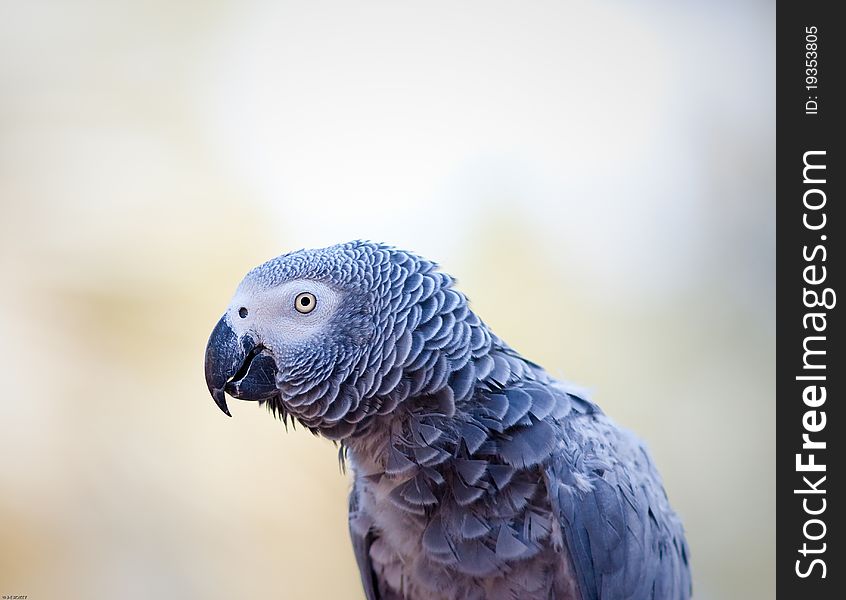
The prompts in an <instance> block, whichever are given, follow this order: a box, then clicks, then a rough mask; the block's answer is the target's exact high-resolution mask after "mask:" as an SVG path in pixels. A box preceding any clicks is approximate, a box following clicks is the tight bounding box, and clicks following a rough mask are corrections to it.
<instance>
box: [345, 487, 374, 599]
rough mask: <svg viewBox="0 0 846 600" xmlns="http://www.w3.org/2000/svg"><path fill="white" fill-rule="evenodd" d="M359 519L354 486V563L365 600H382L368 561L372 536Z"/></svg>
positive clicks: (352, 536) (352, 518) (352, 521)
mask: <svg viewBox="0 0 846 600" xmlns="http://www.w3.org/2000/svg"><path fill="white" fill-rule="evenodd" d="M361 519H362V517H361V515H360V513H359V510H358V493H357V490H356V488H355V486H354V487H353V489H352V491H351V492H350V538H352V546H353V552H354V553H355V561H356V563H357V564H358V570H359V573H360V574H361V583H362V585H363V586H364V596H365V598H366V599H367V600H382V598H381V596H380V595H379V585H378V583H377V581H376V573H375V571H373V563H372V562H371V560H370V545H371V544H372V543H373V534H372V533H371V532H370V531H369V524H368V523H362V522H361Z"/></svg>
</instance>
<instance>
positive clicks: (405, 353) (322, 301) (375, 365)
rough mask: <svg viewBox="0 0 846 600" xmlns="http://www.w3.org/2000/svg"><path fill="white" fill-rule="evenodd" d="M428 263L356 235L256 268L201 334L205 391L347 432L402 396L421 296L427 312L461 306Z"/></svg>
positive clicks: (221, 400) (331, 433)
mask: <svg viewBox="0 0 846 600" xmlns="http://www.w3.org/2000/svg"><path fill="white" fill-rule="evenodd" d="M435 269H436V265H435V264H433V263H431V262H429V261H426V260H425V259H422V258H420V257H418V256H415V255H413V254H411V253H407V252H404V251H401V250H396V249H394V248H391V247H389V246H385V245H382V244H375V243H371V242H359V241H357V242H350V243H346V244H339V245H337V246H331V247H329V248H323V249H318V250H300V251H297V252H292V253H290V254H285V255H282V256H280V257H278V258H275V259H273V260H270V261H268V262H266V263H264V264H262V265H260V266H258V267H256V268H255V269H253V270H252V271H250V272H249V273H248V274H247V275H246V277H244V279H243V281H242V282H241V283H240V285H239V286H238V288H237V290H236V292H235V295H234V296H233V298H232V300H231V302H230V303H229V306H228V307H227V308H226V311H225V313H224V315H223V317H221V319H220V320H219V321H218V323H217V325H216V326H215V327H214V330H213V331H212V334H211V337H210V338H209V341H208V345H207V347H206V356H205V375H206V383H207V384H208V388H209V391H210V392H211V395H212V397H213V398H214V400H215V402H216V403H217V405H218V406H219V407H220V409H221V410H222V411H223V412H224V413H226V414H227V415H230V413H229V409H228V407H227V404H226V397H225V395H226V394H228V395H230V396H232V397H233V398H237V399H240V400H253V401H258V402H260V403H266V404H267V405H268V406H269V408H270V409H271V410H272V411H273V412H274V413H275V414H277V415H280V416H282V417H283V418H285V419H286V420H287V418H288V416H289V415H290V416H291V417H293V418H296V419H297V420H298V421H300V422H301V423H303V424H304V425H305V426H306V427H308V428H309V429H311V430H312V431H314V432H317V433H321V434H323V435H325V436H327V437H330V438H332V439H343V438H345V437H347V436H348V435H350V434H351V433H352V432H353V431H355V430H356V429H358V428H359V427H360V426H361V425H362V424H363V423H364V422H365V421H366V418H367V417H369V416H372V415H374V414H386V413H387V412H390V411H391V410H392V409H393V408H394V407H395V406H396V404H397V403H398V402H400V401H402V399H403V398H404V396H407V395H408V391H409V390H404V388H403V386H405V387H408V385H409V383H408V381H405V383H403V381H402V380H403V379H404V378H403V375H404V373H405V370H406V367H408V366H409V364H410V360H409V359H410V358H414V357H413V356H412V352H413V351H414V350H415V349H414V347H413V346H414V337H413V336H412V333H413V332H414V330H415V328H417V326H418V325H420V322H421V318H422V316H423V313H424V311H426V306H425V303H426V301H430V302H429V305H430V306H431V308H432V309H434V310H437V309H438V308H439V307H440V308H446V309H449V310H454V309H455V308H456V307H457V306H458V304H459V303H464V304H466V299H465V298H464V297H463V296H462V295H460V294H459V293H458V292H456V291H454V290H451V289H449V288H451V286H452V283H453V280H452V278H450V277H449V276H447V275H445V274H443V273H440V272H437V271H435ZM445 304H446V305H447V306H446V307H445V306H444V305H445ZM429 312H433V310H430V311H429ZM430 316H431V315H430ZM418 337H419V336H418ZM418 345H421V344H418ZM420 350H421V349H420V348H417V349H416V351H417V353H419V352H420ZM230 416H231V415H230Z"/></svg>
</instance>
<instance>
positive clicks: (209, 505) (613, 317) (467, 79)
mask: <svg viewBox="0 0 846 600" xmlns="http://www.w3.org/2000/svg"><path fill="white" fill-rule="evenodd" d="M3 14H4V18H3V19H2V20H0V281H2V293H0V364H2V366H3V382H4V386H3V387H4V390H3V392H4V393H3V400H2V401H1V402H0V455H2V457H3V460H2V462H0V542H2V543H0V594H28V595H29V598H31V599H33V600H41V599H49V598H63V599H65V600H76V599H112V598H121V599H127V600H132V599H135V598H138V599H141V598H150V597H165V598H200V599H218V598H219V599H223V598H233V597H235V598H291V599H306V598H349V599H360V598H362V597H363V596H362V592H361V591H360V587H359V582H358V574H357V571H356V568H355V565H354V560H353V556H352V551H351V549H350V546H349V543H348V539H347V526H346V495H347V491H348V489H349V481H348V478H347V477H346V476H345V475H343V474H341V473H340V472H339V469H338V462H337V451H336V449H335V448H334V447H333V446H332V445H331V444H330V443H329V442H326V441H323V440H320V439H317V438H314V437H312V436H311V435H309V434H307V433H305V432H303V431H297V432H290V433H285V430H284V428H283V427H282V425H281V423H280V422H278V421H275V420H274V419H273V418H271V416H270V415H269V414H268V413H267V412H266V411H265V410H263V409H260V408H258V407H257V406H255V405H253V404H246V403H245V404H239V403H237V402H230V405H231V408H232V409H233V414H234V418H233V419H227V418H226V417H224V416H223V415H222V414H221V413H220V411H219V410H218V409H217V407H215V405H214V404H213V402H212V400H211V398H210V397H209V395H208V392H207V391H206V387H205V383H204V380H203V350H204V346H205V343H206V340H207V337H208V334H209V333H210V331H211V328H212V326H213V325H214V323H215V321H216V320H217V318H218V317H219V316H220V314H221V313H222V311H223V309H224V307H225V306H226V304H227V302H228V300H229V297H230V295H231V293H232V292H233V291H234V289H235V286H236V285H237V284H238V282H239V280H240V279H241V277H242V276H243V275H244V274H245V273H246V271H247V270H248V269H249V268H251V267H253V266H254V265H256V264H258V263H260V262H262V261H264V260H266V259H269V258H271V257H273V256H276V255H278V254H281V253H283V252H286V251H289V250H293V249H297V248H300V247H316V246H323V245H328V244H332V243H335V242H339V241H347V240H350V239H355V238H369V239H373V240H379V241H385V242H389V243H392V244H394V245H397V246H400V247H403V248H408V249H413V250H415V251H417V252H419V253H421V254H423V255H425V256H427V257H429V258H432V259H434V260H436V261H438V262H439V263H440V264H441V265H442V266H443V268H444V269H445V270H447V271H448V272H450V273H452V274H454V275H455V276H457V277H458V279H459V283H460V286H461V288H462V289H463V291H465V292H466V293H467V294H468V296H469V297H470V298H471V301H472V303H473V306H474V308H475V309H476V311H477V312H478V313H479V314H480V315H481V316H482V317H483V318H484V319H485V320H486V321H487V322H488V323H489V324H490V325H491V326H492V327H493V328H494V329H495V330H496V331H497V332H498V333H499V335H500V336H502V337H503V338H505V339H507V340H508V341H509V342H510V343H511V345H512V346H514V347H515V348H516V349H518V350H519V351H521V352H523V353H524V354H526V355H527V356H529V357H531V358H532V359H534V360H536V361H537V362H540V363H541V364H543V365H545V366H546V367H547V368H548V369H549V370H550V371H552V372H553V373H555V374H558V375H561V376H563V377H566V378H568V379H570V380H573V381H575V382H577V383H579V384H582V385H585V386H587V387H589V388H590V389H591V390H593V394H594V398H595V399H596V400H597V401H598V402H599V403H600V404H601V405H602V406H603V407H604V409H605V410H606V412H607V413H609V414H610V415H611V416H612V417H614V418H615V419H616V420H617V421H618V422H620V423H621V424H623V425H625V426H627V427H629V428H632V429H634V430H636V431H637V432H638V433H639V434H640V435H641V436H643V437H644V438H645V439H646V440H647V441H648V443H649V445H650V447H651V449H652V452H653V454H654V455H655V458H656V460H657V463H658V465H659V467H660V469H661V471H662V472H663V475H664V478H665V481H666V486H667V490H668V492H669V495H670V498H671V500H672V502H673V504H674V506H675V508H676V509H677V510H678V512H679V513H680V514H681V515H682V517H683V519H684V521H685V524H686V527H687V531H688V538H689V542H690V546H691V548H692V554H693V568H694V578H695V595H696V597H697V598H698V599H700V600H705V599H723V598H744V599H758V598H760V599H764V598H772V597H774V583H773V574H774V570H773V558H774V541H775V540H774V524H775V518H774V508H775V507H774V500H773V499H772V490H773V487H774V469H773V464H772V461H771V459H770V454H771V449H772V447H773V443H774V405H773V401H772V399H773V398H774V385H773V381H774V349H775V337H774V325H775V302H774V298H773V290H774V279H775V271H774V201H773V200H774V182H773V179H774V107H775V102H774V82H775V76H774V19H775V17H774V3H772V2H729V1H727V0H726V1H721V2H720V1H718V2H710V3H694V2H671V1H669V0H666V1H658V0H646V1H643V2H637V3H634V2H623V1H622V0H619V1H610V2H587V1H585V2H563V1H555V2H532V3H525V2H524V3H518V2H489V1H486V2H481V1H479V2H460V3H456V2H439V1H431V0H430V1H428V2H425V3H424V2H387V1H381V2H355V3H348V2H341V1H334V2H325V1H312V2H308V3H287V2H235V1H234V0H220V1H202V2H199V1H195V2H164V1H160V0H154V1H147V2H140V1H136V2H126V1H113V2H105V1H85V0H72V1H70V0H64V1H55V2H43V1H38V0H33V1H28V2H15V3H13V2H9V1H4V2H3ZM527 294H529V295H530V296H531V310H528V311H527V310H526V309H525V308H526V296H527Z"/></svg>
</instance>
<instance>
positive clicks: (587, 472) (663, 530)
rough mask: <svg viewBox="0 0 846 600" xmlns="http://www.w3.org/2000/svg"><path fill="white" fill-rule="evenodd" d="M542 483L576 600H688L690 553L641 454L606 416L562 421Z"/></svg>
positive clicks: (629, 436)
mask: <svg viewBox="0 0 846 600" xmlns="http://www.w3.org/2000/svg"><path fill="white" fill-rule="evenodd" d="M561 424H562V426H563V427H564V439H565V442H564V444H565V446H570V445H571V444H572V446H570V447H569V448H568V449H567V450H565V451H563V452H558V453H556V455H555V456H554V457H553V460H552V461H550V463H549V464H548V466H547V468H546V470H545V477H546V481H547V489H548V491H549V496H550V503H551V505H552V508H553V512H554V513H555V516H556V518H557V519H558V522H559V523H560V525H561V529H562V531H563V533H564V540H565V544H566V546H567V550H568V553H569V557H570V561H571V563H572V567H573V572H574V573H575V575H576V579H577V583H578V586H579V589H580V590H581V595H582V600H597V599H599V598H614V599H615V600H616V599H619V600H623V599H629V600H682V599H687V598H689V597H690V594H691V581H690V570H689V565H688V548H687V544H686V542H685V538H684V531H683V528H682V525H681V522H680V521H679V519H678V518H677V517H676V515H675V514H674V513H673V511H672V509H671V508H670V505H669V502H668V500H667V496H666V493H665V492H664V488H663V485H662V483H661V479H660V476H659V475H658V472H657V470H656V469H655V466H654V465H653V464H652V460H651V459H650V457H649V455H648V453H647V451H646V449H645V448H644V447H643V445H642V444H641V443H640V442H639V440H637V439H636V438H635V437H634V436H633V435H632V434H630V433H628V432H626V431H624V430H621V429H619V428H617V427H616V426H615V425H614V424H613V423H611V422H610V421H609V420H608V419H607V418H606V417H605V416H604V415H601V414H599V415H580V416H575V417H573V418H568V419H565V420H562V421H561Z"/></svg>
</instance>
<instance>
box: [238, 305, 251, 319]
mask: <svg viewBox="0 0 846 600" xmlns="http://www.w3.org/2000/svg"><path fill="white" fill-rule="evenodd" d="M238 314H239V315H240V316H241V318H242V319H246V318H247V315H248V314H250V313H249V311H248V310H247V309H246V308H244V307H243V306H242V307H241V308H239V309H238Z"/></svg>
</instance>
